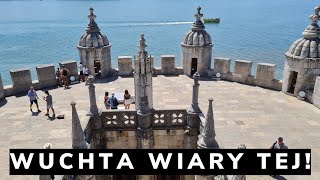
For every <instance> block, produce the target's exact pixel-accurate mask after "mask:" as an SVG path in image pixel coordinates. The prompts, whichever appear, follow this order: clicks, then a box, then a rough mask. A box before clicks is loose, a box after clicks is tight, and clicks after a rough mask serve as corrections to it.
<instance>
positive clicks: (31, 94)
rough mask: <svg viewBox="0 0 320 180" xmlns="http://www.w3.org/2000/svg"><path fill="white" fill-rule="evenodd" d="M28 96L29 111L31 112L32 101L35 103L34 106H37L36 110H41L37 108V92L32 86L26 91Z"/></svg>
mask: <svg viewBox="0 0 320 180" xmlns="http://www.w3.org/2000/svg"><path fill="white" fill-rule="evenodd" d="M28 97H29V100H30V111H31V112H33V111H32V105H33V103H35V104H36V106H37V109H38V112H41V111H40V109H39V105H38V100H37V99H39V98H38V95H37V92H36V91H35V90H34V89H33V87H32V86H31V87H30V90H29V92H28Z"/></svg>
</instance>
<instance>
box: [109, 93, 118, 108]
mask: <svg viewBox="0 0 320 180" xmlns="http://www.w3.org/2000/svg"><path fill="white" fill-rule="evenodd" d="M118 105H119V101H118V99H117V98H116V97H114V92H113V93H111V97H110V107H111V109H118Z"/></svg>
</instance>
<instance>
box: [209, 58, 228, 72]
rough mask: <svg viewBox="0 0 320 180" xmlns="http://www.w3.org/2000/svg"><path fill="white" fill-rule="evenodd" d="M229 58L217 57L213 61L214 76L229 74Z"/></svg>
mask: <svg viewBox="0 0 320 180" xmlns="http://www.w3.org/2000/svg"><path fill="white" fill-rule="evenodd" d="M230 63H231V59H230V58H223V57H217V58H215V59H214V71H213V72H214V74H217V73H220V74H227V73H229V72H230Z"/></svg>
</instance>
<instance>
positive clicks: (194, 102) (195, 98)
mask: <svg viewBox="0 0 320 180" xmlns="http://www.w3.org/2000/svg"><path fill="white" fill-rule="evenodd" d="M193 79H194V84H193V89H192V104H191V107H190V108H189V109H188V112H190V113H201V110H200V108H199V103H198V96H199V86H200V84H199V82H198V81H199V79H200V75H199V74H198V73H197V72H196V73H194V75H193Z"/></svg>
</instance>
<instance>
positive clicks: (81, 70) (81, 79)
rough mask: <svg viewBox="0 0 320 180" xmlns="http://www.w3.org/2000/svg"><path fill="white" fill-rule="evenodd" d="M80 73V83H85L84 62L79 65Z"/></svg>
mask: <svg viewBox="0 0 320 180" xmlns="http://www.w3.org/2000/svg"><path fill="white" fill-rule="evenodd" d="M78 67H79V71H80V81H82V82H83V81H84V76H83V66H82V62H80V64H79V66H78Z"/></svg>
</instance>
